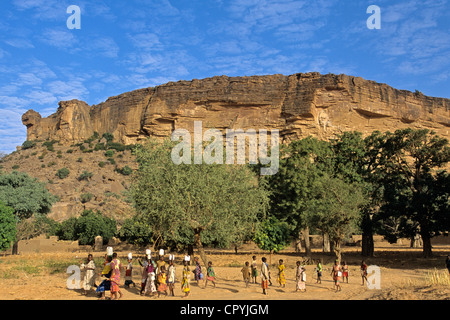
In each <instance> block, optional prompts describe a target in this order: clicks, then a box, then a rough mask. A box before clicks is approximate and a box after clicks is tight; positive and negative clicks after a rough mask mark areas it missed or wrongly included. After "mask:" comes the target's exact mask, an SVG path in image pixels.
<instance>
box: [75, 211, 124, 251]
mask: <svg viewBox="0 0 450 320" xmlns="http://www.w3.org/2000/svg"><path fill="white" fill-rule="evenodd" d="M116 232H117V224H116V221H115V220H114V219H110V218H108V217H105V216H103V215H102V213H101V212H100V211H97V212H94V211H92V210H85V211H83V213H82V214H81V216H80V217H79V218H78V219H77V221H76V223H75V237H76V240H78V241H79V242H80V244H81V245H92V244H94V241H95V237H96V236H101V237H102V238H103V243H108V241H109V240H110V239H111V238H112V237H114V236H115V235H116Z"/></svg>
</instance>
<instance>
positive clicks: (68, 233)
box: [56, 217, 78, 241]
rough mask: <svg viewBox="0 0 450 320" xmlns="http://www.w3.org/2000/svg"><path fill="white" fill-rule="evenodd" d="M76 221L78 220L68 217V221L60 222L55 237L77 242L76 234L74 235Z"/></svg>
mask: <svg viewBox="0 0 450 320" xmlns="http://www.w3.org/2000/svg"><path fill="white" fill-rule="evenodd" d="M77 220H78V219H77V218H76V217H70V218H69V219H66V220H64V221H62V222H61V223H60V224H59V227H58V229H57V232H56V235H57V236H58V237H59V239H61V240H71V241H75V240H77V233H76V224H77Z"/></svg>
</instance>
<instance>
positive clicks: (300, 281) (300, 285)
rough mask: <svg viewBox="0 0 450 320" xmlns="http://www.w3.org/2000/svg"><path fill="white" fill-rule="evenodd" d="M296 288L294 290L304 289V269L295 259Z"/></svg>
mask: <svg viewBox="0 0 450 320" xmlns="http://www.w3.org/2000/svg"><path fill="white" fill-rule="evenodd" d="M295 279H296V288H295V291H299V290H300V291H306V269H305V268H304V267H303V266H302V265H301V264H300V261H297V272H296V275H295Z"/></svg>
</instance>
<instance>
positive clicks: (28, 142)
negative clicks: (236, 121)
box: [22, 140, 36, 150]
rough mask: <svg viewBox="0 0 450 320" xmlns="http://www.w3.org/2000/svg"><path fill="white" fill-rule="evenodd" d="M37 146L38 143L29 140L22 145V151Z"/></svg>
mask: <svg viewBox="0 0 450 320" xmlns="http://www.w3.org/2000/svg"><path fill="white" fill-rule="evenodd" d="M35 145H36V142H34V141H31V140H27V141H25V142H24V143H22V149H23V150H26V149H30V148H33V147H34V146H35Z"/></svg>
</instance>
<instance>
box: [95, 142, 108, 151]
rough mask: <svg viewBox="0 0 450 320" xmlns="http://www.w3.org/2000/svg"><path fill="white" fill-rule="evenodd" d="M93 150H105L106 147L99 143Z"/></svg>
mask: <svg viewBox="0 0 450 320" xmlns="http://www.w3.org/2000/svg"><path fill="white" fill-rule="evenodd" d="M94 150H95V151H98V150H106V145H105V144H104V143H101V142H99V143H97V144H96V145H95V147H94Z"/></svg>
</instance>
